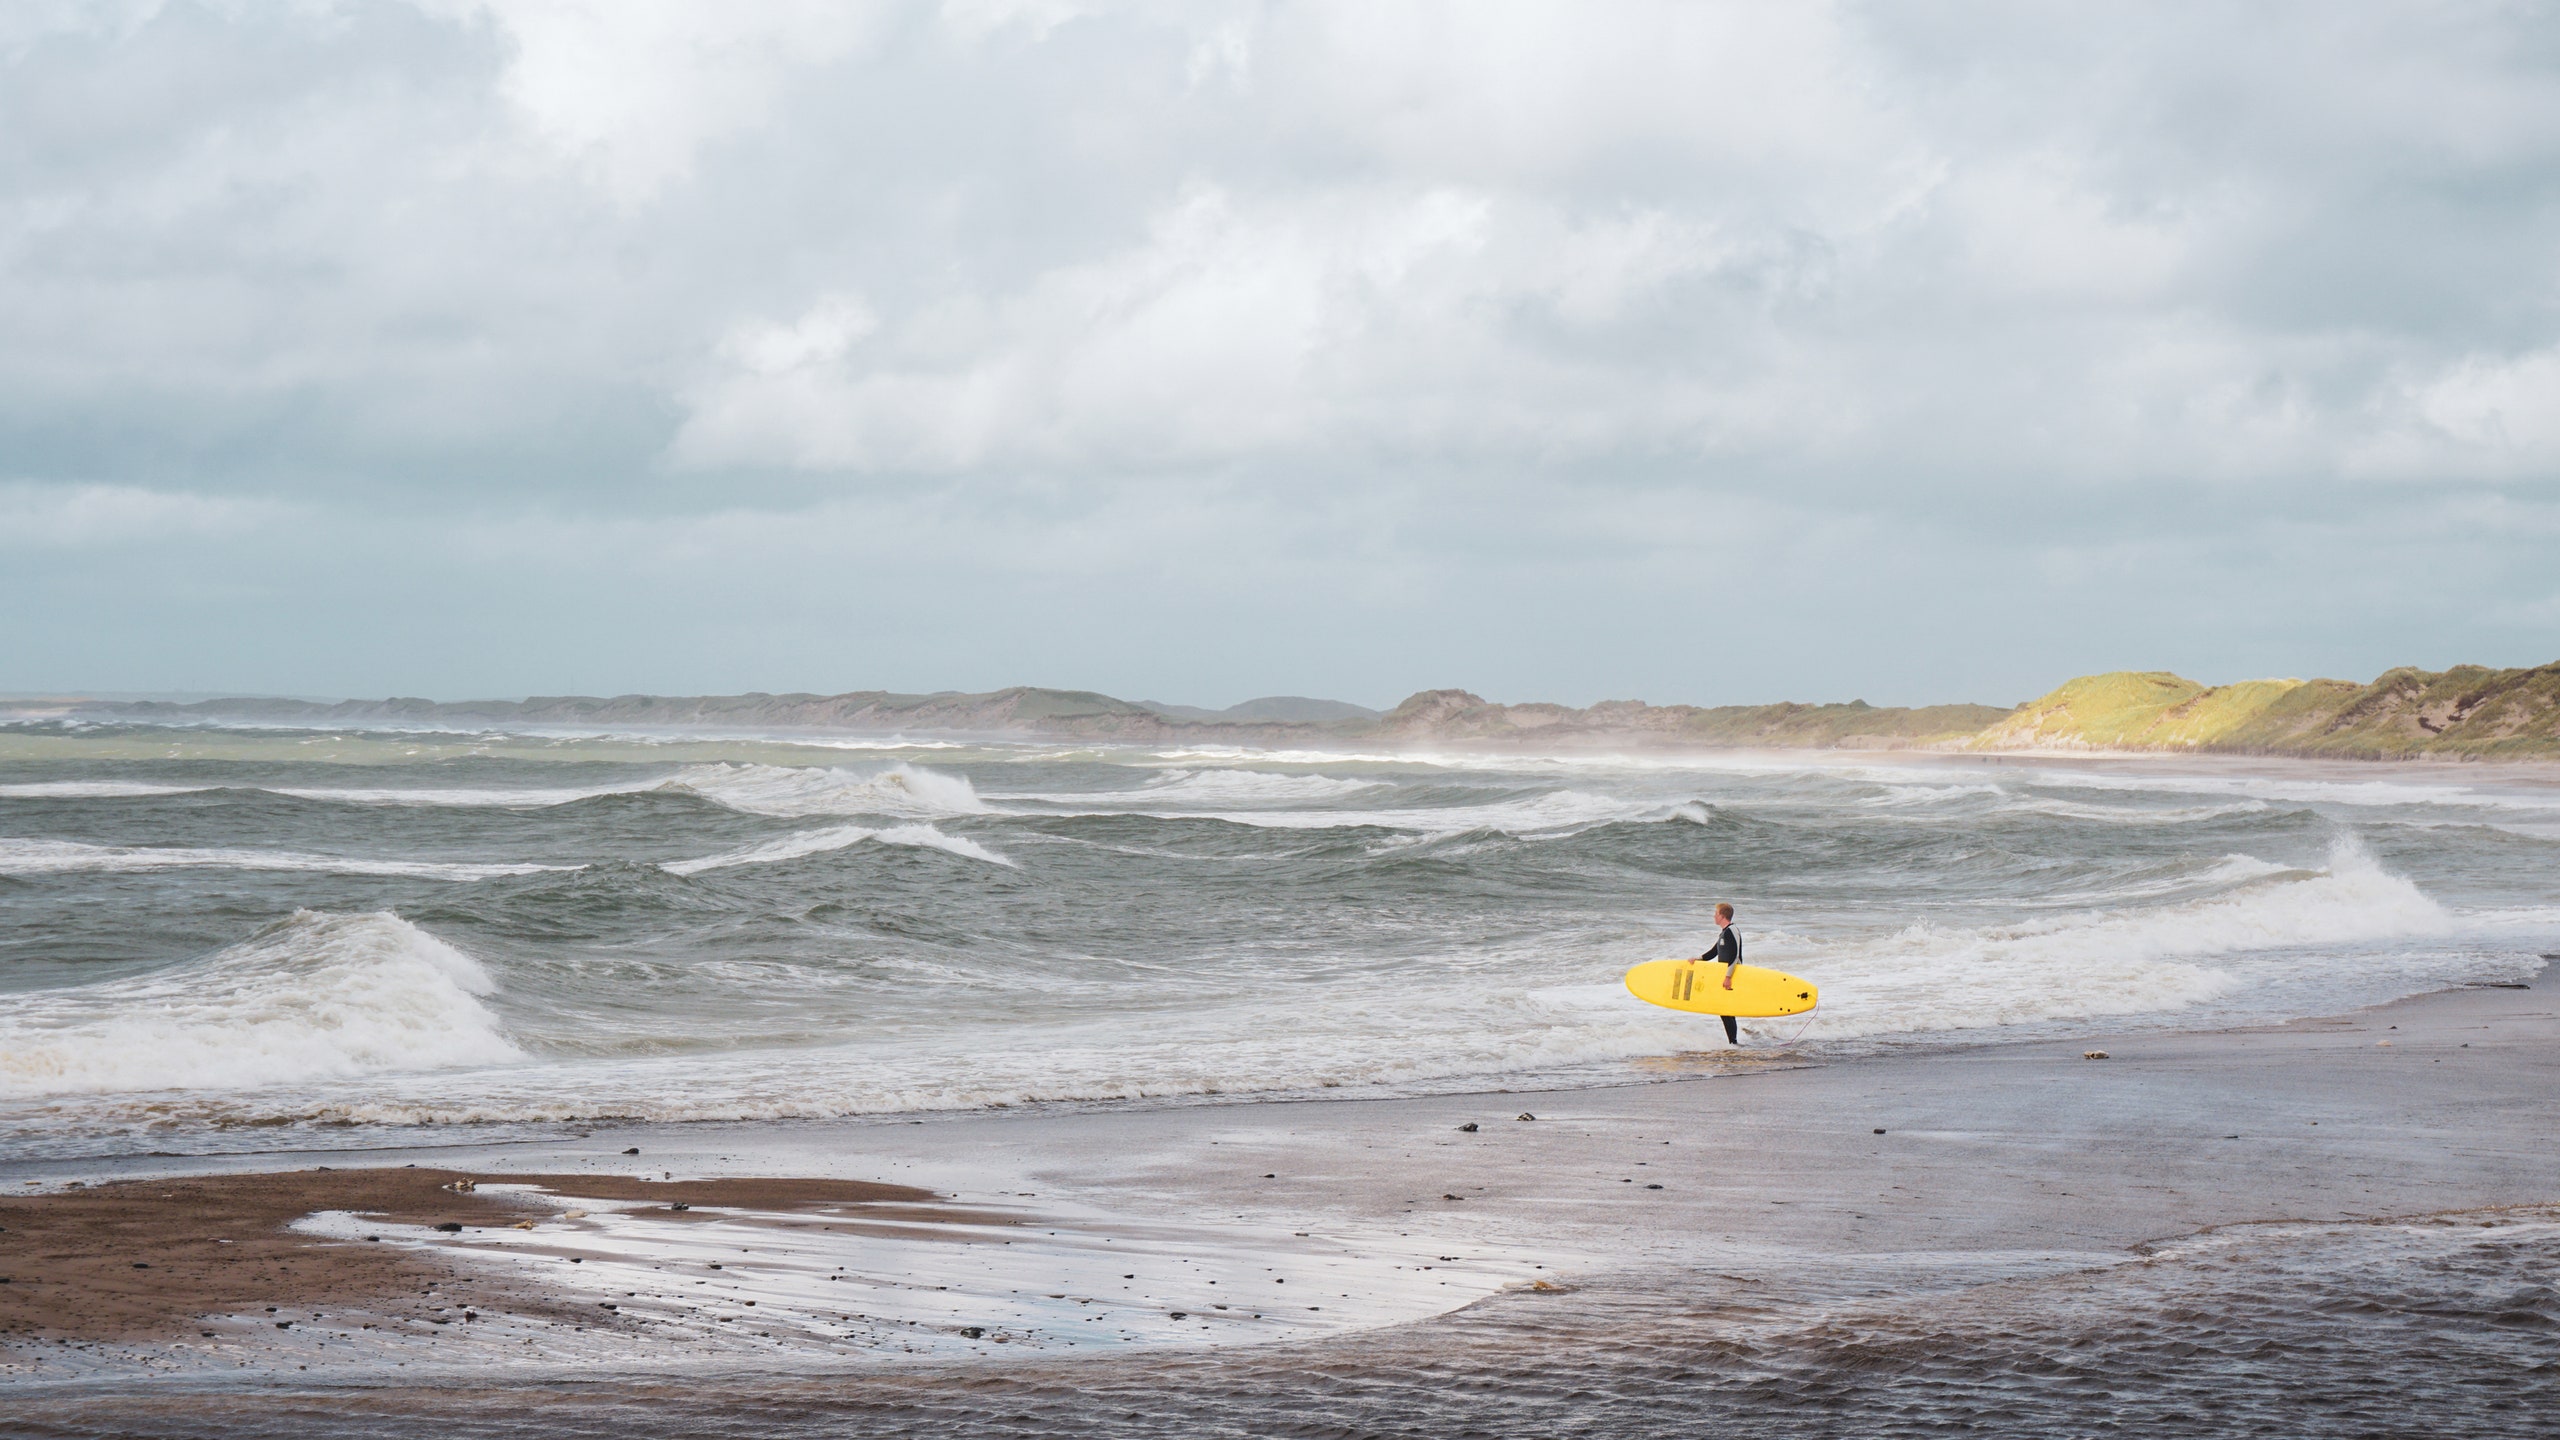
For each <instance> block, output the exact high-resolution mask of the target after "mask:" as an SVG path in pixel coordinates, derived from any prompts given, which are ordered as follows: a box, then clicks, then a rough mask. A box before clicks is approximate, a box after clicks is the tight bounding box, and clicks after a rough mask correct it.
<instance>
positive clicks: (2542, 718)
mask: <svg viewBox="0 0 2560 1440" xmlns="http://www.w3.org/2000/svg"><path fill="white" fill-rule="evenodd" d="M1968 748H1971V749H1977V750H2022V749H2064V750H2074V749H2085V750H2201V751H2220V752H2226V753H2231V754H2244V755H2303V756H2322V757H2335V758H2338V759H2359V760H2388V759H2403V758H2415V757H2421V756H2448V757H2460V758H2470V759H2511V760H2538V759H2560V664H2551V665H2542V666H2536V667H2534V668H2531V669H2524V670H2492V669H2489V668H2488V667H2486V666H2481V665H2457V666H2455V667H2454V668H2452V669H2450V670H2444V671H2426V670H2414V669H2400V670H2393V671H2390V672H2389V673H2387V674H2385V675H2383V676H2382V677H2381V678H2380V679H2377V680H2375V681H2374V682H2373V683H2372V684H2370V685H2358V684H2356V683H2355V682H2353V681H2349V680H2310V681H2303V680H2244V681H2241V682H2239V683H2238V684H2233V685H2217V686H2211V687H2207V686H2203V685H2199V684H2197V683H2196V682H2194V681H2192V680H2187V679H2184V678H2182V677H2179V676H2176V675H2170V674H2166V673H2163V672H2149V673H2135V672H2130V671H2120V672H2117V673H2115V674H2111V675H2084V676H2082V677H2080V678H2079V679H2077V680H2073V681H2070V682H2068V683H2066V684H2064V685H2062V686H2061V687H2059V688H2058V689H2056V690H2054V691H2053V692H2052V693H2051V694H2049V695H2046V696H2044V697H2042V698H2041V699H2037V700H2033V701H2030V702H2029V703H2027V704H2026V705H2024V706H2022V707H2020V708H2019V710H2018V712H2017V713H2016V714H2015V715H2012V716H2010V717H2009V718H2008V719H2006V720H2004V721H2002V722H2001V723H1999V724H1997V725H1993V726H1991V727H1990V728H1988V729H1986V730H1984V731H1983V732H1982V733H1981V734H1979V735H1977V736H1975V737H1974V738H1973V739H1972V740H1971V741H1970V742H1968Z"/></svg>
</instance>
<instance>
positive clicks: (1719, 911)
mask: <svg viewBox="0 0 2560 1440" xmlns="http://www.w3.org/2000/svg"><path fill="white" fill-rule="evenodd" d="M1716 923H1717V924H1719V925H1730V924H1732V923H1733V907H1732V906H1731V905H1728V904H1726V903H1725V902H1724V901H1722V900H1719V901H1717V902H1716Z"/></svg>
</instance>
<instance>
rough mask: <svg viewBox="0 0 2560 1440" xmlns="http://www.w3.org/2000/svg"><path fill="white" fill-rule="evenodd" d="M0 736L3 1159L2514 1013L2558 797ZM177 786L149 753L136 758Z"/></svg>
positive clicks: (2380, 777)
mask: <svg viewBox="0 0 2560 1440" xmlns="http://www.w3.org/2000/svg"><path fill="white" fill-rule="evenodd" d="M152 738H153V737H152V735H151V734H150V733H149V732H148V731H147V730H146V729H143V728H142V727H132V728H129V729H124V728H117V727H94V726H92V727H84V728H83V729H82V730H80V731H79V732H77V733H72V732H68V731H60V730H51V729H48V728H47V727H46V726H45V725H43V724H41V723H30V724H19V725H10V726H0V1140H5V1141H6V1143H9V1144H11V1145H12V1146H14V1147H17V1148H19V1149H20V1150H22V1151H24V1152H26V1153H31V1154H35V1153H56V1154H74V1153H107V1152H112V1151H116V1150H120V1149H130V1148H134V1147H136V1146H141V1147H143V1148H173V1149H174V1148H187V1149H203V1150H221V1149H243V1148H256V1147H263V1146H271V1145H273V1144H276V1143H279V1142H278V1138H277V1136H278V1132H279V1130H283V1131H289V1132H292V1133H293V1135H294V1136H295V1143H300V1144H314V1145H341V1146H361V1145H381V1144H395V1145H396V1144H403V1143H410V1142H411V1141H412V1140H414V1139H415V1138H416V1137H418V1136H421V1135H423V1134H426V1133H428V1132H429V1130H430V1129H431V1127H439V1126H456V1125H460V1126H477V1127H493V1130H492V1131H491V1132H489V1133H495V1132H503V1131H504V1130H506V1128H507V1127H543V1126H553V1125H562V1124H576V1123H587V1122H593V1121H597V1120H601V1119H612V1118H630V1119H648V1120H665V1121H682V1120H734V1119H788V1118H821V1117H843V1116H883V1117H886V1116H897V1115H905V1114H913V1113H918V1112H925V1111H934V1110H950V1109H965V1108H977V1107H986V1106H1015V1105H1038V1104H1075V1105H1094V1104H1121V1103H1133V1102H1157V1103H1162V1102H1182V1103H1201V1102H1220V1103H1223V1102H1232V1101H1235V1100H1237V1099H1249V1098H1254V1097H1272V1096H1311V1095H1312V1096H1323V1095H1337V1094H1356V1095H1378V1094H1396V1093H1414V1092H1422V1091H1433V1090H1451V1089H1466V1088H1501V1087H1507V1086H1527V1085H1559V1084H1563V1085H1572V1084H1614V1083H1625V1082H1627V1081H1629V1080H1642V1079H1651V1078H1664V1077H1669V1076H1676V1075H1681V1074H1691V1073H1700V1072H1701V1071H1702V1070H1709V1069H1713V1068H1715V1067H1717V1066H1720V1065H1724V1064H1726V1063H1729V1057H1728V1055H1727V1054H1726V1052H1725V1051H1724V1049H1723V1046H1722V1041H1721V1036H1720V1034H1717V1033H1715V1031H1714V1028H1713V1026H1712V1022H1701V1021H1699V1020H1697V1019H1696V1018H1695V1017H1688V1016H1683V1015H1678V1014H1673V1013H1671V1012H1667V1011H1660V1010H1654V1009H1650V1008H1648V1007H1645V1006H1643V1005H1640V1004H1637V1003H1636V1002H1634V1001H1633V1000H1632V999H1630V998H1629V997H1628V996H1627V995H1626V994H1625V993H1624V992H1623V990H1622V989H1621V988H1620V987H1619V985H1618V981H1617V977H1618V975H1619V974H1620V972H1622V971H1623V970H1624V969H1625V968H1626V967H1627V966H1628V965H1631V964H1633V963H1635V962H1637V961H1640V960H1644V959H1650V958H1655V957H1658V956H1663V955H1677V954H1689V953H1696V951H1697V950H1699V949H1700V948H1702V947H1703V946H1704V944H1705V943H1706V939H1707V936H1708V934H1709V933H1710V923H1709V920H1708V918H1707V917H1708V915H1709V913H1710V911H1711V910H1712V907H1713V906H1714V904H1715V903H1716V902H1717V901H1719V900H1729V901H1731V902H1733V903H1734V904H1735V905H1737V906H1738V907H1739V908H1740V910H1741V919H1740V922H1739V925H1740V929H1741V931H1742V934H1743V937H1744V941H1745V944H1746V946H1747V949H1748V954H1749V958H1750V959H1752V960H1753V961H1755V962H1757V963H1762V964H1767V965H1772V966H1776V967H1779V968H1783V969H1786V970H1789V971H1792V972H1794V973H1797V974H1801V975H1805V976H1807V977H1809V978H1812V979H1814V980H1815V981H1817V983H1819V984H1820V985H1821V986H1822V987H1823V993H1824V997H1825V998H1824V1004H1823V1006H1822V1008H1821V1009H1820V1010H1819V1011H1818V1012H1816V1013H1815V1014H1814V1015H1813V1016H1812V1017H1810V1019H1809V1020H1788V1021H1783V1022H1779V1021H1772V1022H1746V1025H1745V1034H1744V1038H1745V1039H1746V1041H1748V1042H1749V1045H1750V1047H1751V1050H1752V1052H1753V1053H1755V1054H1763V1055H1765V1054H1768V1053H1771V1052H1777V1053H1782V1054H1785V1055H1788V1056H1791V1057H1796V1058H1801V1059H1808V1060H1819V1059H1822V1058H1825V1057H1834V1056H1845V1055H1852V1054H1865V1053H1873V1052H1875V1051H1877V1050H1879V1049H1888V1048H1892V1047H1897V1046H1906V1047H1907V1046H1933V1045H1946V1044H1963V1043H1973V1042H1976V1041H1982V1040H1991V1039H2001V1038H2029V1037H2052V1036H2068V1035H2072V1034H2075V1033H2080V1032H2083V1031H2094V1030H2097V1029H2100V1028H2105V1029H2108V1030H2111V1031H2119V1032H2120V1031H2121V1030H2123V1029H2124V1028H2126V1027H2128V1026H2134V1027H2140V1026H2146V1025H2148V1026H2164V1027H2224V1026H2231V1025H2244V1024H2254V1023H2263V1022H2267V1021H2272V1020H2278V1019H2282V1018H2288V1017H2291V1016H2297V1015H2306V1014H2326V1013H2336V1012H2338V1011H2342V1010H2346V1009H2352V1008H2356V1007H2360V1006H2363V1005H2368V1004H2373V1003H2377V1002H2379V1001H2382V1000H2386V999H2391V998H2394V997H2397V996H2401V995H2407V994H2413V993H2418V992H2421V991H2426V990H2432V989H2439V988H2443V987H2446V986H2451V985H2461V984H2476V983H2495V982H2500V981H2505V980H2509V979H2512V978H2514V977H2517V976H2521V975H2525V974H2529V973H2531V972H2533V971H2534V970H2535V969H2537V968H2538V967H2539V964H2540V962H2539V960H2538V959H2537V958H2536V957H2537V956H2539V955H2541V954H2543V953H2545V952H2551V951H2554V950H2560V907H2555V906H2554V905H2553V904H2552V903H2551V902H2550V897H2551V896H2552V894H2553V885H2552V882H2553V880H2554V878H2555V876H2556V875H2560V787H2555V786H2553V785H2551V784H2549V783H2547V782H2543V781H2537V780H2535V779H2533V778H2532V777H2529V776H2528V777H2523V778H2518V777H2515V776H2507V777H2501V778H2483V776H2482V775H2480V774H2477V773H2463V772H2458V771H2454V770H2451V769H2445V768H2438V769H2436V770H2433V771H2430V770H2427V769H2425V768H2422V767H2421V768H2404V769H2394V770H2391V771H2389V772H2388V773H2384V772H2380V771H2371V772H2367V771H2358V770H2353V769H2342V768H2340V767H2326V768H2314V767H2305V766H2286V765H2282V764H2277V763H2269V764H2267V765H2264V766H2259V767H2256V768H2255V769H2252V770H2249V771H2245V772H2244V771H2239V770H2235V769H2234V768H2233V767H2231V766H2229V765H2227V764H2223V765H2210V766H2208V765H2205V764H2202V763H2197V764H2194V765H2183V766H2182V765H2181V764H2180V763H2178V762H2171V761H2161V762H2158V763H2130V762H2095V761H2089V762H2077V761H2059V760H2057V761H2020V760H2017V759H2014V758H2011V759H2008V760H2005V761H2002V762H1999V763H1992V762H1987V761H1983V760H1979V759H1974V758H1970V757H1922V758H1911V759H1895V760H1879V759H1877V758H1875V757H1866V758H1859V757H1853V756H1841V755H1825V754H1812V755H1783V754H1779V755H1773V754H1765V753H1756V754H1730V755H1706V756H1698V757H1687V758H1680V757H1666V756H1661V755H1649V756H1634V757H1610V756H1593V755H1578V756H1573V757H1547V758H1540V757H1524V756H1498V755H1485V754H1457V755H1406V754H1379V753H1357V754H1354V753H1344V754H1326V753H1321V752H1307V751H1291V752H1254V751H1244V750H1239V751H1232V752H1229V751H1200V750H1158V749H1148V748H1144V747H1117V748H1114V747H1102V748H1096V747H1090V746H1082V747H1065V746H1058V745H1044V744H1033V743H1024V744H1014V745H1005V744H963V743H957V742H952V741H933V742H930V743H928V744H917V745H905V744H902V743H900V742H897V741H893V740H883V739H876V738H863V737H792V736H768V737H761V738H739V739H734V740H707V739H703V738H700V737H691V738H686V739H683V740H682V741H681V742H680V743H678V742H674V741H669V740H667V739H666V738H665V737H650V736H619V737H617V736H598V737H583V738H577V737H573V738H561V737H519V736H506V735H496V734H493V735H488V736H481V737H462V738H461V739H457V738H456V737H454V736H452V735H449V734H443V733H439V734H437V735H435V736H434V737H432V743H429V742H428V741H427V740H426V739H422V738H421V737H413V736H403V735H400V734H397V733H392V732H352V731H332V732H326V733H320V732H314V734H313V735H312V736H311V737H310V740H311V742H312V743H311V747H310V748H311V754H312V757H313V758H309V759H302V758H296V757H295V755H294V754H293V752H292V746H291V744H290V743H287V742H289V741H290V738H291V737H286V740H285V741H280V740H279V736H278V733H277V732H276V731H275V730H274V729H273V728H272V727H263V728H260V729H258V730H257V731H255V732H247V731H244V732H240V733H239V734H238V736H237V737H236V740H237V743H236V747H234V748H233V749H229V750H226V744H228V743H230V742H229V739H228V738H227V732H224V731H222V730H220V729H219V728H218V727H217V728H210V729H209V728H206V727H191V728H190V729H189V730H188V731H187V732H186V737H185V738H186V745H185V747H184V752H183V754H178V755H174V756H172V755H166V754H155V753H154V746H153V745H152V743H151V741H152ZM174 748H175V747H172V749H174Z"/></svg>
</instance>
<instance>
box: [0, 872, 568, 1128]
mask: <svg viewBox="0 0 2560 1440" xmlns="http://www.w3.org/2000/svg"><path fill="white" fill-rule="evenodd" d="M496 988H497V986H496V983H495V982H494V981H492V980H491V979H490V977H489V972H488V971H487V970H486V969H484V968H482V967H481V965H480V962H478V961H477V960H474V959H472V958H471V957H470V956H468V955H465V954H463V953H462V952H461V951H459V950H457V949H455V948H453V947H452V946H451V945H448V944H446V943H445V942H443V941H442V940H439V939H437V938H436V937H435V936H433V935H430V934H428V933H427V932H425V931H424V930H421V929H419V928H418V927H416V926H415V925H412V924H410V923H409V922H407V921H405V920H402V919H400V918H399V917H398V916H396V915H392V914H389V913H387V912H375V913H372V914H363V915H331V914H325V913H321V912H318V911H311V910H303V911H297V912H295V914H294V915H293V916H292V917H291V918H289V919H286V920H283V921H280V922H278V923H277V924H275V925H272V926H270V927H268V928H267V929H266V930H264V931H262V932H260V933H259V934H257V935H255V936H252V937H251V938H249V939H247V940H244V941H242V942H241V943H239V944H237V945H233V946H231V947H229V948H227V949H224V950H221V951H218V952H216V953H214V954H213V955H210V956H207V957H205V958H204V959H202V960H199V961H196V962H194V963H193V964H188V965H182V966H179V967H176V968H175V969H171V970H164V971H160V972H158V973H155V974H151V975H144V976H139V977H135V978H131V979H125V980H113V981H107V982H104V983H100V984H96V985H83V986H77V987H71V988H65V989H59V990H37V991H27V992H21V993H18V994H11V995H0V1097H6V1098H13V1099H24V1098H32V1097H37V1096H45V1095H61V1094H77V1093H92V1094H94V1093H102V1092H117V1091H162V1090H178V1089H220V1090H237V1089H247V1088H252V1087H257V1086H265V1085H275V1084H280V1083H286V1082H297V1081H316V1080H342V1079H349V1078H353V1077H358V1076H365V1075H378V1074H382V1073H384V1072H388V1071H405V1070H426V1069H433V1068H438V1067H443V1066H453V1065H488V1064H495V1063H500V1062H504V1061H509V1060H513V1059H516V1058H517V1055H518V1052H517V1050H516V1048H515V1046H513V1045H512V1044H510V1043H508V1040H507V1038H506V1036H505V1034H504V1033H503V1032H502V1031H501V1030H500V1028H499V1025H498V1021H497V1017H496V1016H494V1015H492V1014H491V1013H490V1012H489V1009H488V1007H486V1006H485V1005H483V1004H481V1003H480V999H479V997H481V996H484V995H488V994H491V993H493V992H494V991H495V990H496Z"/></svg>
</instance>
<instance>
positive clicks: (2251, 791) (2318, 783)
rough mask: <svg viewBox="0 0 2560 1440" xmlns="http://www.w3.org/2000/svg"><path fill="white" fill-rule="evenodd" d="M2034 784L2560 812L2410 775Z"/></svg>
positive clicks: (2512, 794) (2523, 795)
mask: <svg viewBox="0 0 2560 1440" xmlns="http://www.w3.org/2000/svg"><path fill="white" fill-rule="evenodd" d="M2031 783H2033V784H2035V785H2037V786H2039V787H2050V788H2055V789H2079V790H2112V791H2118V792H2124V793H2132V794H2185V795H2239V796H2247V797H2249V798H2251V799H2255V800H2271V801H2277V802H2281V803H2288V804H2325V805H2348V806H2356V807H2360V808H2376V807H2381V808H2390V807H2403V806H2459V807H2463V808H2467V809H2480V810H2539V811H2560V791H2553V790H2543V791H2538V792H2536V791H2527V790H2523V789H2517V790H2487V789H2482V788H2480V787H2479V786H2476V785H2450V784H2447V785H2430V784H2426V783H2423V782H2420V781H2410V780H2310V779H2298V778H2293V777H2289V776H2286V777H2270V776H2255V775H2194V774H2179V773H2175V772H2171V773H2165V774H2156V775H2153V774H2144V775H2129V774H2115V773H2106V772H2085V771H2071V770H2039V771H2036V772H2034V774H2033V777H2032V782H2031Z"/></svg>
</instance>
